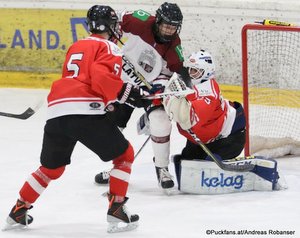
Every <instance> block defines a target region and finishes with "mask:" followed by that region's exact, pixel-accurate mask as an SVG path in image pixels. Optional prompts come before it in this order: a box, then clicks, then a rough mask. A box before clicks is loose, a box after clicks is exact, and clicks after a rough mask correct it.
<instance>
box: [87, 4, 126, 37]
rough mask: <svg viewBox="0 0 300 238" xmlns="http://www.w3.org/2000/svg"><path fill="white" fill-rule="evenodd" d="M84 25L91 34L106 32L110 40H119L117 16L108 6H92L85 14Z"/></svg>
mask: <svg viewBox="0 0 300 238" xmlns="http://www.w3.org/2000/svg"><path fill="white" fill-rule="evenodd" d="M86 24H87V26H88V30H89V31H90V32H91V33H103V32H107V33H109V35H110V38H111V37H115V38H117V39H118V38H119V35H120V34H119V31H120V27H119V24H118V16H117V15H116V12H115V11H114V10H113V9H112V8H111V7H110V6H103V5H94V6H92V7H91V8H90V9H89V10H88V12H87V17H86Z"/></svg>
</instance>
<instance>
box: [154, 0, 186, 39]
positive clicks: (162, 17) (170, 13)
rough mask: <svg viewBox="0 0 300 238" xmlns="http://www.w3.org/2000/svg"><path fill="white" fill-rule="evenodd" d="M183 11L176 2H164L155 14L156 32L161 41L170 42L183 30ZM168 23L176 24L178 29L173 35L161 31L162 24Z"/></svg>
mask: <svg viewBox="0 0 300 238" xmlns="http://www.w3.org/2000/svg"><path fill="white" fill-rule="evenodd" d="M182 19H183V16H182V13H181V10H180V8H179V7H178V6H177V4H176V3H167V2H165V3H163V4H162V5H161V6H160V7H159V8H158V9H157V10H156V15H155V23H156V25H155V28H156V30H155V34H156V37H157V38H158V39H159V40H160V41H161V42H169V41H171V40H173V39H175V38H176V36H177V35H178V34H179V33H180V31H181V25H182ZM162 23H164V24H168V25H172V26H176V31H175V33H174V34H173V35H163V34H161V33H160V31H159V25H160V24H162Z"/></svg>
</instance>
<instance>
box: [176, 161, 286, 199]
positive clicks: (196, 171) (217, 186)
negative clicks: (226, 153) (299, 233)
mask: <svg viewBox="0 0 300 238" xmlns="http://www.w3.org/2000/svg"><path fill="white" fill-rule="evenodd" d="M173 162H174V165H175V172H176V178H177V182H178V189H179V190H180V191H181V192H184V193H192V194H224V193H235V192H247V191H272V190H280V189H283V188H286V186H285V185H284V186H283V185H280V183H279V174H278V171H277V161H275V160H273V159H267V158H265V157H262V156H253V157H242V158H235V159H232V160H224V162H225V163H228V164H254V165H255V168H254V169H253V171H251V172H231V171H224V170H222V169H220V168H219V167H218V166H217V165H216V164H215V163H214V162H211V161H206V160H185V159H182V158H181V156H180V155H175V156H173Z"/></svg>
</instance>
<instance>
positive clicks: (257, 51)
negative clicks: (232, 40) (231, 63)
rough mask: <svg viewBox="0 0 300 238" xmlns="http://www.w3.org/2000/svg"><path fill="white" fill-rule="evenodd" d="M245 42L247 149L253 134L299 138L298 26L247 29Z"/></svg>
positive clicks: (299, 59)
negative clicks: (275, 28) (282, 29)
mask: <svg viewBox="0 0 300 238" xmlns="http://www.w3.org/2000/svg"><path fill="white" fill-rule="evenodd" d="M247 42H248V43H247V46H248V63H247V64H248V87H249V96H248V100H249V127H250V128H249V132H250V147H252V149H251V152H253V151H255V150H256V149H255V148H253V145H251V144H261V143H255V141H254V140H255V139H253V136H262V137H266V138H272V140H274V139H276V138H287V140H286V141H290V139H292V140H295V141H300V28H299V31H298V32H291V31H274V30H252V29H251V30H248V32H247ZM251 138H252V139H251ZM256 138H257V137H256ZM281 141H282V140H281ZM281 144H282V142H281Z"/></svg>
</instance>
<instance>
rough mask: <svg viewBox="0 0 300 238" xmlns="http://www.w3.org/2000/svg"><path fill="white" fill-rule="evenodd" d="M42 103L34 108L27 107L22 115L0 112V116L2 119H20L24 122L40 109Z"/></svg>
mask: <svg viewBox="0 0 300 238" xmlns="http://www.w3.org/2000/svg"><path fill="white" fill-rule="evenodd" d="M41 105H42V101H40V102H39V103H38V104H37V106H35V107H34V108H31V107H28V108H27V109H26V110H25V111H24V112H23V113H21V114H14V113H9V112H0V116H3V117H11V118H15V119H21V120H26V119H28V118H29V117H31V116H32V115H33V114H34V113H36V111H37V110H38V109H39V108H40V107H41Z"/></svg>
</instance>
